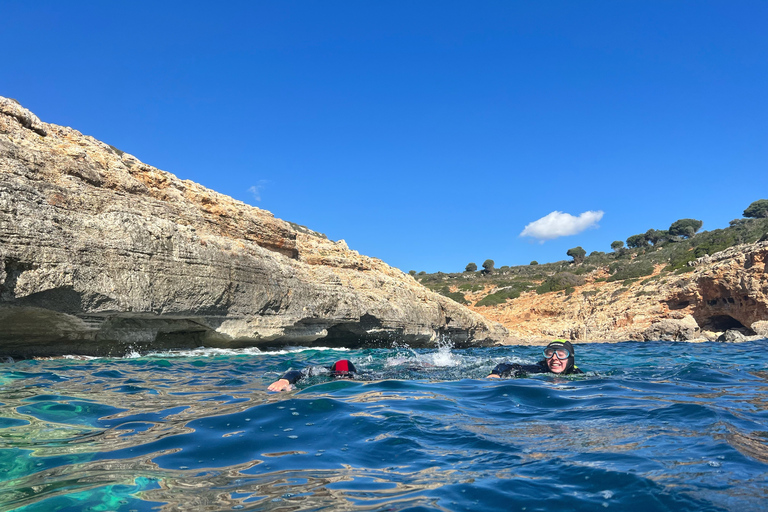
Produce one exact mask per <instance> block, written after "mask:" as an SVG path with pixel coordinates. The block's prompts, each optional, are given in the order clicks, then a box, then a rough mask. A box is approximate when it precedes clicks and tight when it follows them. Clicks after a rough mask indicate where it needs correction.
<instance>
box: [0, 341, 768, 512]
mask: <svg viewBox="0 0 768 512" xmlns="http://www.w3.org/2000/svg"><path fill="white" fill-rule="evenodd" d="M766 350H768V340H763V341H759V342H753V343H745V344H717V343H706V344H688V343H667V342H648V343H619V344H611V345H601V344H583V345H579V346H577V364H578V365H579V366H580V367H582V368H583V369H585V370H587V374H586V375H581V376H578V377H573V378H557V377H554V376H547V375H537V376H533V377H531V378H522V379H514V380H502V381H497V380H490V379H484V378H483V377H484V376H485V375H487V374H488V373H489V371H490V370H491V368H493V366H495V365H496V364H497V363H498V362H501V361H517V362H521V363H533V362H535V361H537V360H538V359H539V354H540V351H541V348H540V347H538V348H537V347H504V348H490V349H489V348H485V349H468V350H451V349H450V348H449V347H447V346H443V347H441V348H439V349H435V350H410V349H408V348H407V347H395V348H392V349H375V350H350V351H343V350H331V349H326V350H322V349H321V350H317V349H313V350H310V349H295V350H287V351H280V352H272V353H262V352H259V351H257V350H242V351H215V350H199V351H191V352H190V351H186V352H178V353H162V354H154V355H147V356H143V357H138V356H134V357H127V358H122V359H92V360H76V359H59V360H51V361H19V362H6V363H4V364H0V468H1V469H2V473H0V475H2V484H1V485H0V510H3V511H5V510H23V511H30V512H31V511H46V512H48V511H54V510H57V511H70V510H71V511H80V510H94V511H133V510H136V511H145V510H162V511H176V510H190V511H197V510H206V511H208V510H211V511H215V510H275V511H278V510H279V511H287V510H339V509H343V510H374V511H385V510H386V511H402V510H413V511H417V510H418V511H426V510H436V511H446V510H450V511H458V510H473V511H476V510H526V511H536V510H558V511H568V510H584V511H587V510H602V509H608V510H621V511H635V510H636V511H642V512H649V511H655V510H670V511H671V510H675V511H678V510H691V511H693V510H695V511H702V510H704V511H706V510H733V511H736V510H738V511H742V512H744V511H757V510H764V509H765V505H764V500H765V499H766V498H768V359H767V358H766V357H765V356H762V357H761V354H764V353H765V352H766ZM339 358H349V359H351V360H352V361H353V362H354V363H355V365H356V366H357V368H358V370H359V371H361V373H363V374H364V377H363V378H362V379H358V380H354V381H327V380H325V379H324V378H323V377H322V376H318V377H312V378H311V379H309V380H307V381H306V382H304V381H302V382H301V385H300V386H299V388H298V389H295V390H293V391H290V392H283V393H279V394H277V393H269V392H267V390H266V388H267V386H268V385H269V383H270V382H272V381H273V380H275V379H276V378H278V377H279V376H280V375H281V373H282V372H283V371H285V370H287V369H289V368H291V367H293V368H296V367H303V366H306V365H309V364H322V365H330V364H331V363H332V362H333V361H334V360H336V359H339Z"/></svg>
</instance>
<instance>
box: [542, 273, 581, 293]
mask: <svg viewBox="0 0 768 512" xmlns="http://www.w3.org/2000/svg"><path fill="white" fill-rule="evenodd" d="M585 282H586V280H585V279H584V278H583V277H581V276H577V275H575V274H572V273H570V272H560V273H558V274H555V275H554V276H552V277H549V278H547V279H546V280H545V281H544V282H543V283H542V284H541V285H540V286H539V287H538V288H536V293H538V294H539V295H541V294H542V293H548V292H556V291H559V290H565V289H566V288H568V287H574V286H581V285H583V284H584V283H585Z"/></svg>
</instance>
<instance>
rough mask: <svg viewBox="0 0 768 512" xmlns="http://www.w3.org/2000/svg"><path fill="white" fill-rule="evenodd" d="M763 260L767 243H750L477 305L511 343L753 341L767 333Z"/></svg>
mask: <svg viewBox="0 0 768 512" xmlns="http://www.w3.org/2000/svg"><path fill="white" fill-rule="evenodd" d="M766 259H768V242H757V243H754V244H745V245H740V246H736V247H731V248H729V249H726V250H724V251H722V252H719V253H716V254H713V255H711V256H705V257H703V258H699V259H698V260H696V261H695V262H693V265H694V269H693V270H692V271H691V272H686V273H682V274H674V273H671V274H670V273H664V272H662V268H663V265H660V266H658V267H656V269H655V272H654V274H653V276H649V277H648V278H644V279H642V280H641V281H640V282H639V283H634V284H632V285H631V286H629V287H625V286H624V285H623V284H622V283H620V282H612V283H609V282H604V281H603V282H600V281H597V279H598V278H600V277H605V276H606V275H607V274H606V273H605V272H604V271H603V270H601V271H597V272H595V273H593V274H592V275H589V276H587V283H586V284H584V285H582V286H576V287H575V291H574V292H573V293H571V294H566V293H565V292H551V293H545V294H542V295H538V294H536V293H535V292H527V293H524V294H522V295H521V296H520V297H519V298H517V299H514V300H508V301H507V302H506V303H505V304H500V305H498V306H492V307H473V309H474V310H476V311H478V312H480V313H482V314H483V315H485V316H486V317H488V318H490V319H492V320H496V321H498V322H500V323H502V324H503V325H505V326H506V327H507V328H508V329H509V331H510V335H511V340H512V342H513V343H537V342H541V341H542V340H546V339H550V338H552V337H563V338H567V339H570V340H575V341H619V340H637V341H646V340H659V339H664V340H678V341H683V340H714V339H717V338H718V337H719V336H721V335H723V334H724V333H725V332H727V331H729V330H738V331H739V332H740V333H741V334H743V335H744V336H745V338H744V339H754V338H755V336H757V337H760V336H768V330H767V329H766V325H768V323H767V322H766V320H767V319H768V276H767V275H766V273H765V262H766ZM489 291H491V290H485V291H484V292H483V294H481V295H485V294H487V293H488V292H489ZM479 296H480V295H478V297H479ZM730 337H731V338H734V337H735V335H733V334H731V335H730Z"/></svg>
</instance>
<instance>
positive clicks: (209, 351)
mask: <svg viewBox="0 0 768 512" xmlns="http://www.w3.org/2000/svg"><path fill="white" fill-rule="evenodd" d="M307 350H313V351H317V352H323V351H331V350H333V351H337V352H348V351H349V349H347V348H331V347H285V348H283V349H280V350H269V351H263V350H260V349H258V348H257V347H245V348H211V347H198V348H194V349H187V350H166V351H158V352H149V353H147V354H145V355H144V356H141V355H140V354H138V353H137V352H131V353H130V354H127V355H126V356H125V357H126V358H129V359H130V358H136V357H164V358H170V357H215V356H256V355H258V356H274V355H283V354H296V353H300V352H305V351H307Z"/></svg>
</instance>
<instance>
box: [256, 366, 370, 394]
mask: <svg viewBox="0 0 768 512" xmlns="http://www.w3.org/2000/svg"><path fill="white" fill-rule="evenodd" d="M326 371H330V372H331V373H330V376H331V377H333V378H334V379H353V378H354V377H355V374H356V373H357V369H356V368H355V365H353V364H352V361H350V360H349V359H341V360H339V361H336V362H335V363H333V364H332V365H331V366H310V367H308V368H304V369H303V370H290V371H287V372H285V374H284V375H283V376H282V377H280V378H279V379H277V380H276V381H275V382H273V383H272V384H270V385H269V387H268V388H267V389H268V390H269V391H284V390H286V389H291V386H292V385H293V384H296V383H297V382H298V381H300V380H301V379H303V378H304V377H312V376H313V375H321V374H325V373H326Z"/></svg>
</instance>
